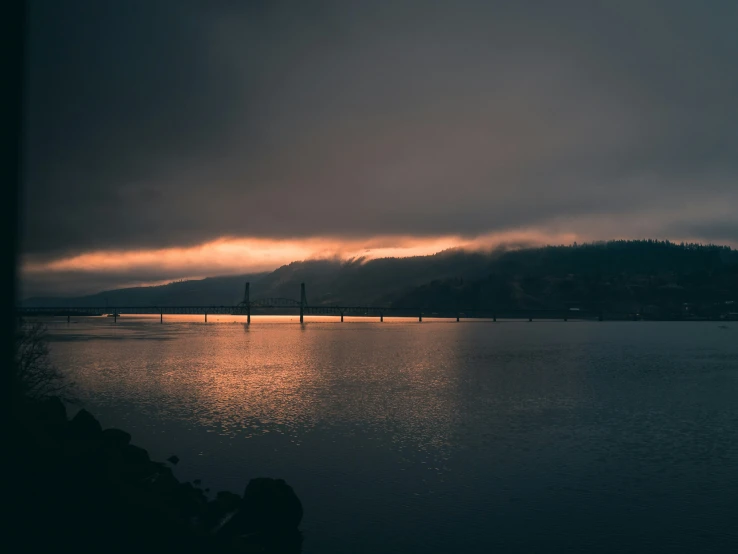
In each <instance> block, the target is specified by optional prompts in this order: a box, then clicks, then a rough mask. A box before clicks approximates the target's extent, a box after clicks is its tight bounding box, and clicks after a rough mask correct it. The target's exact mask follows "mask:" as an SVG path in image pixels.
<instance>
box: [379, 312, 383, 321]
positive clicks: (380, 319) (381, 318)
mask: <svg viewBox="0 0 738 554" xmlns="http://www.w3.org/2000/svg"><path fill="white" fill-rule="evenodd" d="M379 322H380V323H382V322H384V314H383V313H380V314H379Z"/></svg>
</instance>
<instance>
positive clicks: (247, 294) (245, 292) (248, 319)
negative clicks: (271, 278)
mask: <svg viewBox="0 0 738 554" xmlns="http://www.w3.org/2000/svg"><path fill="white" fill-rule="evenodd" d="M250 286H251V283H249V282H248V281H246V286H245V287H244V289H243V303H244V305H245V306H246V323H251V298H250V292H249V287H250Z"/></svg>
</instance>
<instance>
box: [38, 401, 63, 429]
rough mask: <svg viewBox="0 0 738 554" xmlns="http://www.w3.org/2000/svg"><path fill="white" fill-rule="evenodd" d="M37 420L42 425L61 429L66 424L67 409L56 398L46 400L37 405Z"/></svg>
mask: <svg viewBox="0 0 738 554" xmlns="http://www.w3.org/2000/svg"><path fill="white" fill-rule="evenodd" d="M36 413H37V414H38V419H39V421H41V422H42V423H43V424H44V425H46V426H49V427H54V428H63V427H65V426H66V424H67V408H66V407H65V406H64V403H63V402H62V401H61V400H60V399H59V398H57V397H56V396H54V397H52V398H47V399H46V400H44V401H43V402H41V403H40V404H39V405H38V408H37V412H36Z"/></svg>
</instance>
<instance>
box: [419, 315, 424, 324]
mask: <svg viewBox="0 0 738 554" xmlns="http://www.w3.org/2000/svg"><path fill="white" fill-rule="evenodd" d="M418 323H423V314H418Z"/></svg>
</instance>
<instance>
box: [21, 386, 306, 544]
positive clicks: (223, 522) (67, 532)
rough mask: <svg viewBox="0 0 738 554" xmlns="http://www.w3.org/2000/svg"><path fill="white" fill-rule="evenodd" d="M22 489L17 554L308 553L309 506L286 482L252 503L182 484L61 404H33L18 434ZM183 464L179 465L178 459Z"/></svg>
mask: <svg viewBox="0 0 738 554" xmlns="http://www.w3.org/2000/svg"><path fill="white" fill-rule="evenodd" d="M13 434H14V439H15V442H16V448H15V449H14V451H13V456H14V458H15V459H14V462H15V463H16V464H17V468H18V469H17V471H16V473H15V478H14V480H16V484H17V485H18V486H19V488H20V490H21V497H20V499H19V501H18V504H17V505H16V506H14V507H13V508H14V509H13V511H14V512H15V513H14V515H15V519H16V520H17V525H16V528H15V529H14V531H15V532H16V533H18V535H19V542H18V547H19V548H18V549H17V550H16V551H34V552H36V551H38V552H41V551H44V550H47V549H48V550H49V551H62V552H67V551H71V552H128V553H132V552H136V553H141V552H157V553H164V552H178V553H195V552H223V553H231V552H233V553H235V552H269V553H285V554H287V553H298V552H300V550H301V543H302V537H301V534H300V532H299V531H298V529H297V527H298V525H299V524H300V521H301V519H302V505H301V503H300V500H299V499H298V498H297V496H296V495H295V493H294V492H293V490H292V488H291V487H290V486H289V485H287V484H286V483H285V482H284V481H282V480H273V479H252V480H251V481H250V482H249V484H248V486H247V487H246V490H245V492H244V495H243V496H242V497H240V496H238V495H236V494H233V493H230V492H219V493H218V494H217V496H216V498H215V499H214V500H208V498H207V497H206V495H205V492H204V491H203V490H201V489H199V488H197V487H195V486H193V485H192V484H190V483H180V482H179V481H178V480H177V479H176V478H175V477H174V475H173V474H172V470H171V469H170V468H169V467H168V466H167V465H166V464H164V463H159V462H154V461H151V460H150V459H149V455H148V453H147V452H146V450H144V449H143V448H139V447H137V446H134V445H132V444H130V440H131V436H130V435H129V434H128V433H126V432H125V431H122V430H119V429H105V430H103V429H102V428H101V426H100V424H99V423H98V421H97V420H96V419H95V418H94V417H93V416H92V415H91V414H90V413H89V412H87V411H86V410H81V411H80V412H78V413H77V414H76V415H75V416H74V418H72V419H71V420H69V419H68V418H67V414H66V409H65V407H64V404H63V403H62V402H61V400H59V399H58V398H51V399H47V400H43V401H31V400H26V401H24V402H23V404H22V406H20V407H19V408H18V409H17V410H16V416H15V421H14V425H13ZM173 461H174V462H175V463H176V460H173Z"/></svg>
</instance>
